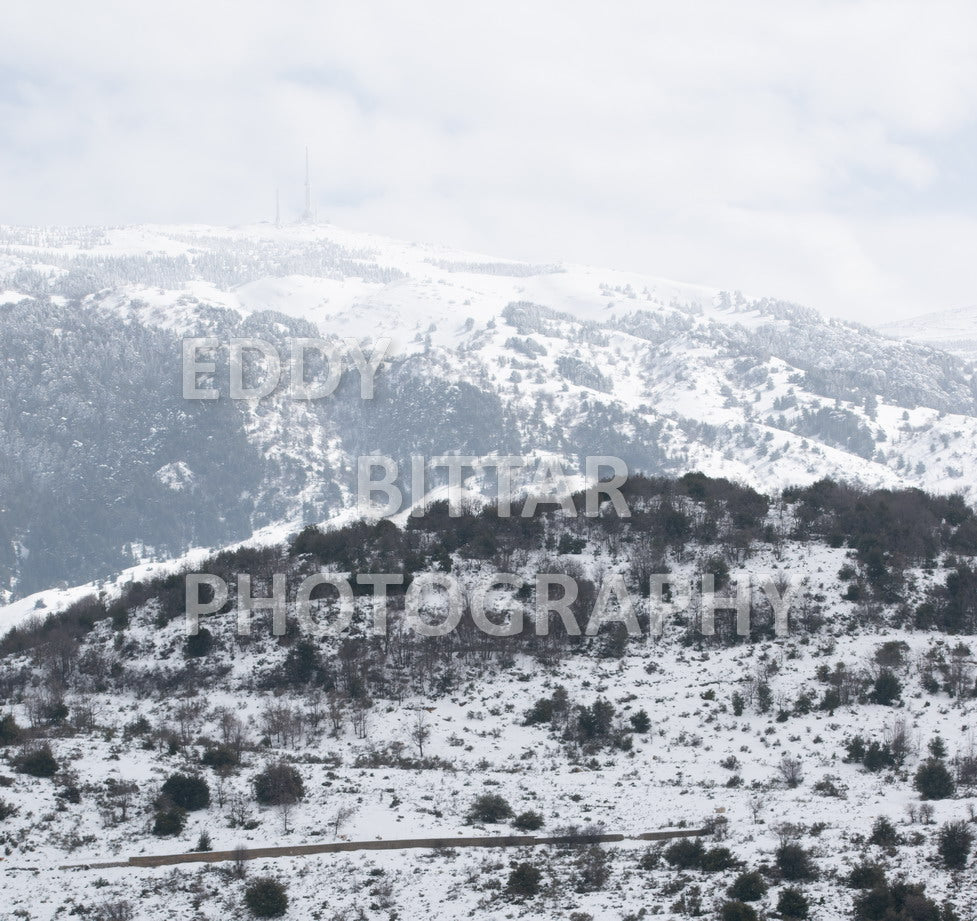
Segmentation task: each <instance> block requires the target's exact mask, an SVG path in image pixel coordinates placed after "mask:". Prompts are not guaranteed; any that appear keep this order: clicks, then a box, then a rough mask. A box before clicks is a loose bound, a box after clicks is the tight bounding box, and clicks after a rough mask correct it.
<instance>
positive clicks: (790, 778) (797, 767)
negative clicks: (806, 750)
mask: <svg viewBox="0 0 977 921" xmlns="http://www.w3.org/2000/svg"><path fill="white" fill-rule="evenodd" d="M779 767H780V776H781V777H782V778H783V781H784V783H785V784H787V786H788V787H790V788H791V789H793V788H794V787H796V786H798V785H799V784H800V782H801V781H802V780H803V779H804V771H803V767H802V764H801V759H800V758H796V757H791V756H790V755H784V757H783V758H781V759H780V765H779Z"/></svg>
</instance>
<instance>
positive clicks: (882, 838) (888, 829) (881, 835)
mask: <svg viewBox="0 0 977 921" xmlns="http://www.w3.org/2000/svg"><path fill="white" fill-rule="evenodd" d="M868 843H869V844H876V845H878V846H879V847H895V845H897V844H898V843H899V835H898V834H897V833H896V827H895V825H893V824H892V822H890V821H889V819H888V818H887V817H886V816H884V815H880V816H879V817H878V818H877V819H876V820H875V823H874V824H873V825H872V834H871V835H869V838H868Z"/></svg>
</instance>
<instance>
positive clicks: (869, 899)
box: [855, 883, 946, 921]
mask: <svg viewBox="0 0 977 921" xmlns="http://www.w3.org/2000/svg"><path fill="white" fill-rule="evenodd" d="M941 917H943V918H944V919H945V918H946V915H942V916H941V913H940V907H939V905H937V904H936V903H935V902H934V901H932V900H931V899H928V898H927V897H926V895H925V894H924V888H923V886H922V885H920V884H918V883H917V884H913V883H894V884H893V885H891V886H889V885H887V884H885V883H883V884H882V885H881V886H876V887H874V888H872V889H869V890H868V891H867V892H863V893H862V894H861V895H859V896H856V898H855V921H940V919H941Z"/></svg>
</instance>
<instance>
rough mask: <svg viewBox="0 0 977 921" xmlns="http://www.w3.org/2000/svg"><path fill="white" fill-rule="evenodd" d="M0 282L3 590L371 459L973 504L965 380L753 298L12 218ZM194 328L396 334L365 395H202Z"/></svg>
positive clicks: (176, 229)
mask: <svg viewBox="0 0 977 921" xmlns="http://www.w3.org/2000/svg"><path fill="white" fill-rule="evenodd" d="M0 291H3V292H4V293H3V295H2V297H0V321H2V322H0V420H2V426H3V432H4V435H5V437H4V439H3V442H2V445H0V496H2V502H0V591H2V592H4V593H5V594H6V595H7V596H8V597H9V596H23V595H25V594H28V593H30V592H32V591H37V590H39V589H43V588H46V587H48V586H51V585H54V584H57V583H59V582H69V583H70V582H83V581H87V580H89V579H91V578H97V577H100V576H105V575H108V574H110V573H113V572H117V571H118V570H120V569H122V568H124V567H126V566H129V565H133V564H134V563H138V562H140V561H144V560H147V559H159V558H166V557H172V556H176V555H179V554H180V553H183V552H185V551H186V550H187V549H188V548H190V547H192V546H201V545H202V546H218V545H222V544H226V543H228V542H231V541H235V540H240V539H242V538H245V537H247V536H248V535H250V534H251V533H253V532H254V531H256V530H258V529H261V528H266V527H272V526H275V525H281V524H283V523H287V524H289V525H290V526H294V527H298V526H299V525H300V524H301V523H303V522H309V521H323V520H327V519H329V518H332V517H334V516H335V515H336V514H337V513H338V512H339V511H340V510H342V509H343V508H348V507H349V506H350V505H351V503H352V501H353V489H354V475H355V458H356V457H357V456H358V455H362V454H367V453H373V452H378V453H381V454H385V455H389V456H392V457H394V458H396V459H398V460H401V461H404V462H406V459H407V458H408V457H409V455H411V454H423V455H425V456H428V457H430V456H435V455H443V454H450V453H461V454H470V455H476V456H485V455H495V454H499V453H505V454H513V453H523V454H529V453H539V452H556V453H559V454H560V455H563V456H567V457H570V458H581V457H583V456H586V455H615V456H619V457H621V458H623V459H625V460H626V461H627V462H628V464H629V466H630V467H631V469H632V470H641V471H645V472H648V473H675V474H678V473H682V472H684V471H686V470H690V469H699V470H702V471H704V472H706V473H708V474H713V475H723V476H727V477H730V478H733V479H735V480H738V481H742V482H744V483H747V484H750V485H752V486H754V487H756V488H759V489H762V490H764V491H767V492H775V491H777V490H778V489H780V488H781V487H783V486H785V485H787V484H798V483H800V484H803V483H807V482H811V481H813V480H816V479H819V478H822V477H826V476H827V477H833V478H838V479H847V480H855V481H859V482H861V483H864V484H866V485H869V486H898V485H918V486H922V487H925V488H926V489H928V490H932V491H936V492H950V491H961V492H964V493H965V494H967V495H968V496H971V497H972V496H973V494H974V489H975V487H974V486H973V476H972V473H973V471H974V470H975V469H977V437H975V435H977V403H975V381H974V374H973V370H972V368H971V367H970V366H968V365H967V364H965V363H964V362H962V361H961V360H959V359H958V358H955V357H953V356H951V355H948V354H947V353H945V352H943V351H939V350H936V349H933V348H929V347H926V346H922V345H917V344H911V343H905V342H895V341H892V340H890V339H888V338H886V337H884V336H881V335H880V334H879V333H877V332H875V331H872V330H870V329H868V328H866V327H862V326H858V325H855V324H850V323H845V322H842V321H838V320H827V319H824V318H822V317H821V316H819V315H818V314H817V313H815V312H813V311H811V310H808V309H805V308H801V307H797V306H795V305H791V304H786V303H783V302H779V301H774V300H770V299H747V298H745V297H743V296H742V295H741V294H739V293H734V294H729V293H726V292H721V291H715V290H712V289H708V288H703V287H700V286H694V285H685V284H678V283H675V282H670V281H664V280H661V279H654V278H646V277H642V276H639V275H634V274H628V273H623V272H617V271H610V270H603V269H597V268H592V267H586V266H576V265H528V264H524V263H518V262H512V261H509V260H499V259H494V258H490V257H485V256H480V255H477V254H472V253H465V252H458V251H455V250H450V249H445V248H439V247H432V246H426V245H420V244H411V243H403V242H397V241H393V240H388V239H384V238H381V237H376V236H371V235H367V234H361V233H352V232H348V231H344V230H341V229H339V228H336V227H332V226H329V225H294V226H288V227H281V228H278V227H274V226H272V225H267V224H261V225H254V226H247V227H237V228H230V229H227V228H213V227H201V226H173V227H155V226H154V227H150V226H140V227H125V228H110V229H99V228H84V229H23V228H11V227H7V228H2V229H0ZM190 335H193V336H201V335H212V336H216V337H218V338H219V339H220V340H221V342H226V341H227V339H228V338H230V337H231V336H254V337H260V338H264V339H269V340H272V341H276V342H278V343H280V344H281V347H282V350H283V351H285V348H286V341H287V340H288V339H290V338H293V337H301V336H324V337H351V338H354V339H356V340H358V341H360V342H362V343H364V348H365V349H366V348H367V347H368V343H369V342H370V341H371V340H375V339H377V338H379V337H388V338H390V339H392V341H393V345H392V348H391V350H390V358H389V360H388V361H387V362H386V363H385V365H384V367H383V369H382V370H381V371H380V372H379V374H378V377H377V381H378V385H377V393H376V398H375V399H373V400H369V401H367V400H361V399H359V393H358V385H357V384H356V381H355V380H354V379H353V377H351V376H348V377H344V380H343V383H342V384H341V385H340V387H339V389H338V390H337V392H336V394H335V395H334V396H332V397H330V398H325V399H323V400H320V401H316V402H312V403H300V402H296V401H294V400H291V399H289V398H288V397H287V394H285V393H284V391H279V392H278V393H276V394H274V395H272V396H271V397H269V398H266V399H263V400H261V401H251V402H243V401H230V400H228V399H221V400H218V401H214V402H207V403H204V402H200V401H187V400H184V399H182V391H181V368H182V365H181V360H182V359H181V354H182V353H181V345H180V340H181V339H182V338H183V337H185V336H190ZM221 354H222V357H221V358H219V359H218V361H219V370H218V374H217V378H218V382H219V383H220V382H221V381H223V385H222V386H223V389H224V392H225V394H226V381H227V378H226V363H224V362H226V354H224V353H223V351H222V353H221ZM286 378H287V371H286V375H285V376H284V377H283V379H286Z"/></svg>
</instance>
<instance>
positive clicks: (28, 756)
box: [13, 742, 61, 777]
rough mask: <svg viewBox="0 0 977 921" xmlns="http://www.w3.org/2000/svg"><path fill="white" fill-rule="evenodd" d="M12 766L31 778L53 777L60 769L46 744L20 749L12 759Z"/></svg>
mask: <svg viewBox="0 0 977 921" xmlns="http://www.w3.org/2000/svg"><path fill="white" fill-rule="evenodd" d="M13 765H14V769H15V770H16V771H19V772H20V773H21V774H29V775H30V776H31V777H53V776H54V775H55V774H57V773H58V770H59V769H60V767H61V765H60V764H59V762H58V760H57V759H56V758H55V757H54V752H52V751H51V746H50V745H49V744H48V743H47V742H42V743H40V744H38V745H29V746H27V747H26V748H23V749H21V751H20V752H19V753H18V754H17V755H16V756H15V757H14V759H13Z"/></svg>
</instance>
